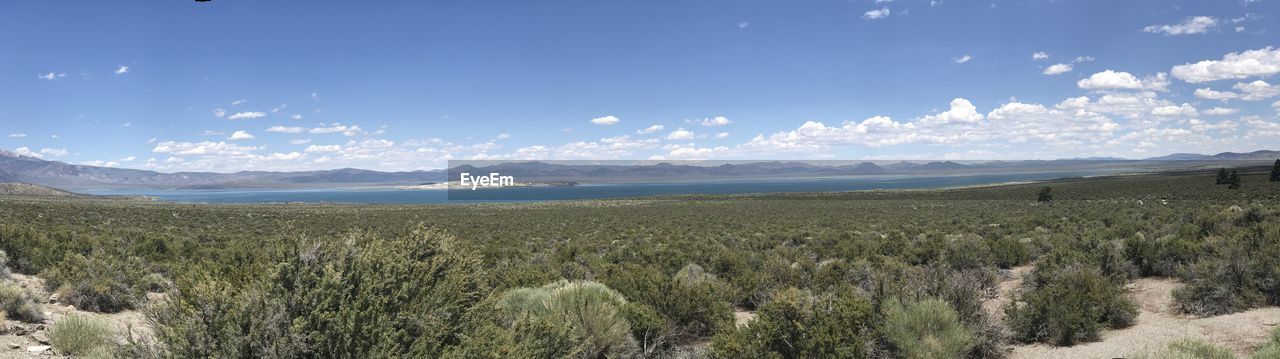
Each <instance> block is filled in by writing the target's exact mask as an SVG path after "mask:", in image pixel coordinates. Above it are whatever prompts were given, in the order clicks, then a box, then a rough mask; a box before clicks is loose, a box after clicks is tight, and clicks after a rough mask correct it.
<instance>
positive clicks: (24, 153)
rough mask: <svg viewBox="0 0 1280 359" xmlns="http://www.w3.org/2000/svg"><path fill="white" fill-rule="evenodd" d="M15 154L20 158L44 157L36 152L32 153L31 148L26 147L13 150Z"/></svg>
mask: <svg viewBox="0 0 1280 359" xmlns="http://www.w3.org/2000/svg"><path fill="white" fill-rule="evenodd" d="M13 153H14V154H17V155H19V156H28V157H35V158H40V157H44V155H41V154H39V153H36V152H32V151H31V149H30V148H27V147H25V146H24V147H18V148H15V149H13Z"/></svg>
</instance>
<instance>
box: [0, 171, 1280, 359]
mask: <svg viewBox="0 0 1280 359" xmlns="http://www.w3.org/2000/svg"><path fill="white" fill-rule="evenodd" d="M1241 173H1242V176H1241V178H1242V180H1241V182H1240V186H1239V187H1240V188H1235V189H1231V188H1228V185H1225V184H1224V185H1216V184H1214V182H1215V173H1213V172H1209V171H1206V172H1185V173H1163V174H1150V175H1133V176H1116V177H1103V178H1088V179H1069V180H1060V181H1053V182H1047V183H1036V184H1018V185H1003V186H990V187H974V188H961V189H946V190H914V191H865V192H848V193H812V194H805V193H798V194H765V195H738V196H677V197H655V198H640V199H622V200H593V201H567V202H539V203H506V204H476V205H443V206H399V205H343V204H278V205H206V204H176V203H162V202H147V201H135V200H110V199H94V198H55V197H15V196H8V197H0V250H3V251H4V255H3V257H2V258H0V259H3V261H2V262H3V264H4V267H5V268H7V271H11V272H12V274H10V273H7V272H6V273H0V274H3V277H4V278H5V279H4V281H3V283H2V284H3V286H2V287H0V296H3V297H2V298H0V305H3V308H2V309H3V310H2V311H0V312H3V313H4V315H5V319H4V320H5V323H29V325H37V324H41V323H43V324H48V326H47V327H48V328H47V329H48V330H52V331H54V333H56V335H55V340H53V342H52V347H53V348H52V349H51V350H53V351H57V352H59V353H62V354H75V355H88V354H89V353H92V355H94V356H103V357H111V356H115V357H255V358H256V357H448V358H509V357H522V358H544V357H547V358H550V357H574V358H606V357H607V358H615V357H712V358H830V357H849V358H858V357H876V358H887V357H904V358H953V357H973V358H999V357H1007V356H1018V355H1020V354H1019V353H1025V352H1035V353H1045V352H1047V351H1049V350H1053V349H1069V348H1073V347H1083V346H1087V345H1089V343H1100V342H1102V341H1106V340H1107V339H1108V338H1110V337H1115V335H1111V334H1110V333H1118V332H1119V331H1123V330H1126V329H1125V328H1137V327H1141V326H1137V327H1135V324H1138V323H1145V322H1150V320H1147V319H1144V318H1146V317H1143V316H1149V315H1151V314H1149V313H1151V312H1159V313H1166V314H1167V315H1168V316H1169V318H1172V319H1167V320H1166V321H1167V322H1171V323H1172V322H1177V320H1175V319H1176V318H1184V319H1187V320H1190V319H1189V318H1212V317H1221V316H1227V315H1232V314H1233V313H1242V312H1246V311H1250V310H1257V309H1259V308H1267V307H1274V306H1277V305H1280V204H1278V203H1277V199H1280V183H1275V182H1268V178H1267V176H1268V174H1267V173H1265V172H1262V171H1261V170H1243V169H1242V171H1241ZM1046 186H1047V187H1049V188H1050V190H1049V191H1044V187H1046ZM1046 195H1047V197H1046ZM18 279H24V280H23V281H19V280H18ZM37 281H38V283H40V284H39V285H38V287H41V288H33V287H37V285H26V286H23V285H19V284H17V283H19V282H23V283H35V282H37ZM1013 283H1016V285H1014V284H1013ZM1134 283H1141V284H1143V285H1145V286H1151V285H1154V284H1151V283H1157V284H1161V285H1163V283H1173V284H1170V285H1175V284H1176V285H1175V286H1176V288H1173V289H1170V290H1171V293H1170V294H1169V296H1170V298H1171V299H1169V300H1168V301H1167V302H1168V304H1167V305H1162V306H1167V308H1155V309H1150V308H1146V307H1144V306H1143V305H1144V304H1143V303H1144V302H1143V300H1142V297H1141V293H1137V292H1135V290H1134V288H1136V287H1135V285H1134ZM1138 287H1141V286H1138ZM33 306H36V307H39V306H44V307H46V308H47V307H49V306H61V307H67V306H73V307H74V309H75V311H76V312H89V313H85V314H68V315H60V314H56V313H63V312H65V311H62V310H60V311H50V310H44V311H45V312H53V313H55V315H53V317H55V318H46V317H45V315H42V313H41V312H42V310H33V309H32V308H33ZM127 312H140V313H142V314H145V316H146V320H145V321H144V322H145V323H142V324H141V325H142V326H145V327H146V328H132V326H129V327H128V328H125V329H124V331H127V333H120V331H121V330H120V329H119V328H120V327H121V326H119V325H114V324H112V323H101V322H97V321H95V320H98V321H102V320H106V321H109V320H110V319H109V318H112V317H111V315H114V314H113V313H127ZM1267 313H1270V314H1268V315H1272V316H1274V315H1275V313H1277V312H1275V311H1271V312H1267ZM1162 315H1165V314H1162ZM1175 317H1176V318H1175ZM58 318H61V319H58ZM102 318H106V319H102ZM1162 318H1163V317H1162ZM53 319H57V320H53ZM68 320H71V321H69V322H65V323H63V321H68ZM1178 320H1181V319H1178ZM1263 320H1274V321H1273V322H1272V323H1271V325H1272V326H1274V324H1275V322H1280V318H1271V319H1265V318H1264V319H1263ZM59 323H63V324H59ZM1264 324H1265V323H1264ZM15 325H18V326H21V325H27V324H15ZM5 326H6V327H10V325H9V324H5ZM41 327H44V326H43V325H42V326H41ZM59 328H61V329H59ZM1261 328H1262V329H1259V330H1261V331H1263V332H1262V333H1261V334H1259V335H1258V336H1257V339H1256V340H1251V341H1248V342H1236V343H1231V344H1230V345H1226V344H1224V343H1215V342H1214V341H1213V340H1212V338H1209V339H1205V338H1200V339H1197V338H1169V340H1167V341H1160V342H1157V343H1156V344H1155V346H1148V347H1134V348H1132V350H1133V352H1132V355H1149V356H1151V357H1161V356H1163V355H1166V354H1168V353H1174V352H1178V351H1190V350H1198V351H1201V352H1205V353H1225V354H1226V355H1227V356H1228V357H1230V356H1250V355H1255V356H1257V357H1259V358H1275V357H1280V332H1278V333H1276V334H1275V336H1276V337H1272V336H1271V335H1270V334H1268V333H1266V331H1268V330H1269V327H1266V326H1265V325H1264V326H1263V327H1261ZM32 330H37V329H32ZM104 331H106V332H112V333H106V334H103V332H104ZM139 333H141V334H139ZM0 334H5V333H0ZM9 335H13V334H9ZM103 337H105V338H107V339H102V338H103ZM59 343H64V344H59ZM60 345H62V346H63V347H62V348H60V347H59V346H60ZM1166 345H1167V346H1166ZM1027 348H1035V350H1028V349H1027ZM1015 349H1018V350H1015ZM0 350H9V348H0ZM21 350H25V348H24V349H21ZM1125 350H1128V349H1127V348H1126V349H1125ZM1188 355H1189V354H1188ZM1267 355H1273V356H1267ZM1064 357H1070V355H1066V356H1064ZM1193 357H1198V356H1193Z"/></svg>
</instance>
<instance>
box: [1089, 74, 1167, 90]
mask: <svg viewBox="0 0 1280 359" xmlns="http://www.w3.org/2000/svg"><path fill="white" fill-rule="evenodd" d="M1076 86H1079V87H1080V88H1082V89H1085V90H1151V91H1168V90H1169V80H1168V75H1166V74H1165V73H1163V72H1161V73H1157V74H1156V75H1155V76H1148V77H1146V78H1143V79H1138V78H1137V77H1136V76H1133V74H1130V73H1128V72H1123V71H1112V70H1106V71H1103V72H1098V73H1095V74H1093V75H1090V76H1089V78H1086V79H1081V80H1080V81H1077V82H1076Z"/></svg>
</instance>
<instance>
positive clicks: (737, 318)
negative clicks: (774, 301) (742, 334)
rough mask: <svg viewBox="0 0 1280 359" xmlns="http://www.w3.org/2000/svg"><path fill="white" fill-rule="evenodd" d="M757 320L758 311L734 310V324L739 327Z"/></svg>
mask: <svg viewBox="0 0 1280 359" xmlns="http://www.w3.org/2000/svg"><path fill="white" fill-rule="evenodd" d="M753 320H756V312H752V311H746V310H742V309H734V310H733V325H734V326H737V327H739V328H741V327H744V326H746V325H747V323H751V321H753Z"/></svg>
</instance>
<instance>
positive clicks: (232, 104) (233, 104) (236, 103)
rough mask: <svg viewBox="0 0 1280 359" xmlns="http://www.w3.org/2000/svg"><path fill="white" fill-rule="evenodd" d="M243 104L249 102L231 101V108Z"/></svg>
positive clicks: (243, 100)
mask: <svg viewBox="0 0 1280 359" xmlns="http://www.w3.org/2000/svg"><path fill="white" fill-rule="evenodd" d="M245 102H249V100H245V99H239V100H235V101H231V106H235V105H239V104H242V103H245Z"/></svg>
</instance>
